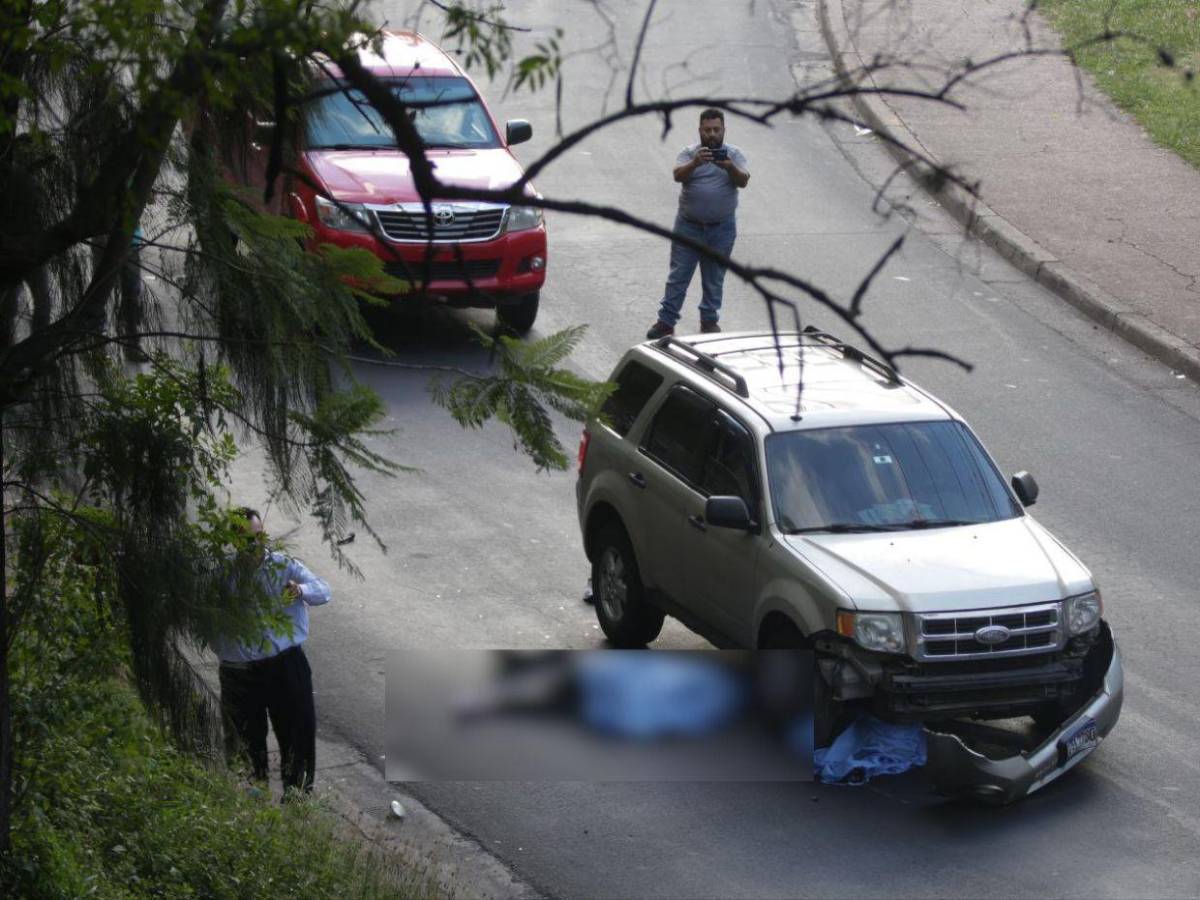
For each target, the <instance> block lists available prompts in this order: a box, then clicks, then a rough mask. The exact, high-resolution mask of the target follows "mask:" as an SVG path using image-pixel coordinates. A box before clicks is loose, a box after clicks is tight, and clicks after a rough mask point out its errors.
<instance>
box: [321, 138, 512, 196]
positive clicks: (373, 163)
mask: <svg viewBox="0 0 1200 900" xmlns="http://www.w3.org/2000/svg"><path fill="white" fill-rule="evenodd" d="M428 155H429V159H430V161H431V162H432V163H433V164H434V171H435V172H436V174H437V176H438V178H439V179H440V180H441V181H443V182H445V183H446V184H453V185H456V186H458V187H471V188H484V189H487V190H502V189H504V188H507V187H510V186H511V185H512V184H513V183H515V182H516V181H518V180H519V179H520V177H521V175H522V174H523V170H522V168H521V164H520V163H518V162H517V161H516V160H515V159H514V158H513V156H512V154H511V153H509V152H508V151H507V150H506V149H504V148H503V147H496V148H493V149H489V150H430V151H429V153H428ZM304 158H305V160H306V161H307V163H308V166H309V168H310V169H312V172H313V174H314V175H316V176H317V178H318V179H319V180H320V181H321V182H322V183H323V184H324V186H325V188H326V189H327V190H328V191H329V193H330V194H331V195H332V196H333V197H335V198H336V199H338V200H341V201H342V202H344V203H415V202H417V201H419V200H420V199H421V198H420V196H419V195H418V194H417V191H416V188H415V187H413V180H412V174H411V172H410V170H409V165H408V157H407V156H405V155H404V154H403V153H401V152H400V151H398V150H309V151H307V152H306V153H305V154H304Z"/></svg>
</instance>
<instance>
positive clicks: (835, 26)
mask: <svg viewBox="0 0 1200 900" xmlns="http://www.w3.org/2000/svg"><path fill="white" fill-rule="evenodd" d="M818 6H819V18H820V23H821V34H822V36H823V37H824V39H825V43H826V45H827V46H828V47H829V53H830V56H831V57H832V58H833V64H834V70H835V71H836V73H837V76H838V78H839V79H841V80H842V81H843V83H854V82H855V81H857V82H858V83H860V84H862V85H864V86H865V87H867V88H868V89H873V88H878V87H879V85H878V84H877V83H876V82H875V80H874V78H873V76H871V75H870V74H864V72H865V62H864V60H863V58H862V56H861V55H860V54H859V52H858V48H857V47H856V46H855V43H854V39H853V37H852V36H851V34H850V31H849V29H848V28H847V26H846V14H845V8H844V6H843V3H842V0H819V4H818ZM852 102H853V104H854V107H855V109H856V110H857V112H858V114H859V115H860V116H861V117H862V119H863V121H864V123H865V124H866V125H867V126H869V127H870V128H871V129H872V130H873V131H875V132H876V133H877V134H880V135H882V136H883V138H884V145H885V146H886V147H887V149H888V152H889V153H891V155H892V157H893V158H894V159H895V160H896V161H897V163H898V164H900V165H902V166H904V167H905V168H906V170H907V171H908V172H909V174H910V175H912V176H913V177H914V178H915V180H916V181H917V182H918V183H919V184H920V185H921V187H922V188H923V189H924V190H925V191H926V192H927V193H928V194H929V195H930V196H931V197H933V198H934V199H935V200H937V201H938V202H939V203H940V204H941V205H942V206H943V207H944V208H945V209H946V210H947V211H948V212H949V213H950V214H951V215H952V216H953V217H954V218H955V219H956V220H957V221H958V222H959V223H960V224H961V225H962V226H963V228H964V229H965V230H966V231H967V232H968V233H969V234H972V235H974V236H975V237H976V238H978V239H979V240H981V241H982V242H983V243H985V244H987V245H988V246H989V247H991V248H992V249H993V250H995V251H996V252H997V253H999V254H1000V255H1001V256H1003V257H1004V258H1005V259H1007V260H1008V261H1009V262H1011V263H1012V264H1013V265H1014V266H1016V267H1017V268H1018V269H1020V270H1021V271H1022V272H1024V273H1025V274H1026V275H1028V276H1029V277H1030V278H1032V279H1033V280H1034V281H1036V282H1038V283H1039V284H1041V285H1042V286H1043V287H1045V288H1046V289H1047V290H1049V291H1051V292H1052V293H1054V294H1056V295H1058V296H1059V297H1060V298H1061V299H1063V300H1065V301H1067V302H1068V303H1070V304H1071V305H1072V306H1074V307H1075V308H1076V309H1078V310H1080V311H1081V312H1083V313H1084V314H1085V315H1087V316H1089V317H1090V318H1092V319H1094V320H1095V321H1096V322H1097V323H1099V324H1100V325H1101V326H1103V327H1104V328H1105V329H1107V330H1109V331H1112V332H1114V333H1115V334H1117V335H1119V336H1120V337H1121V338H1123V339H1124V340H1126V341H1128V342H1129V343H1130V344H1132V345H1133V346H1135V347H1137V348H1138V349H1139V350H1141V351H1143V352H1144V353H1146V354H1148V355H1149V356H1152V357H1153V358H1155V359H1157V360H1158V361H1159V362H1161V363H1163V364H1164V365H1166V366H1169V367H1170V368H1171V369H1173V370H1174V371H1176V372H1182V373H1183V374H1185V375H1187V376H1188V378H1190V379H1192V380H1193V381H1196V382H1200V351H1198V350H1197V349H1196V348H1195V347H1193V346H1192V345H1191V344H1189V343H1188V342H1187V341H1185V340H1183V339H1182V338H1180V337H1178V336H1176V335H1174V334H1171V333H1170V332H1169V331H1167V330H1166V329H1165V328H1163V327H1162V326H1160V325H1157V324H1155V323H1154V322H1152V321H1150V320H1149V319H1147V318H1146V317H1145V316H1143V315H1142V314H1140V313H1136V312H1134V311H1132V310H1131V309H1129V307H1127V306H1126V305H1124V304H1123V303H1121V302H1120V301H1119V300H1118V299H1117V298H1115V297H1113V296H1112V295H1111V294H1110V293H1108V292H1107V291H1105V290H1104V289H1103V288H1101V287H1100V286H1099V285H1097V284H1096V283H1095V282H1093V281H1091V280H1090V279H1088V278H1085V277H1084V276H1081V275H1079V274H1078V273H1076V272H1074V271H1073V270H1072V269H1071V268H1069V267H1068V266H1067V265H1066V264H1064V263H1063V262H1062V260H1060V259H1058V258H1057V257H1055V256H1054V255H1053V254H1051V253H1050V252H1049V251H1047V250H1046V249H1045V248H1044V247H1042V246H1041V245H1040V244H1038V243H1037V241H1035V240H1033V238H1031V237H1029V236H1028V235H1027V234H1025V233H1024V232H1023V231H1021V230H1020V229H1019V228H1017V227H1016V226H1015V225H1013V224H1012V223H1011V222H1009V221H1008V220H1007V219H1005V218H1004V217H1003V216H1001V215H999V214H998V213H997V212H995V211H994V210H992V209H991V208H990V207H989V206H987V204H985V203H983V201H981V200H979V199H978V198H976V197H975V196H973V195H971V194H970V193H969V192H967V191H965V190H963V189H962V188H961V187H959V186H958V185H956V184H953V183H946V182H945V181H944V180H942V179H938V178H935V177H933V175H932V173H931V172H929V171H928V170H927V168H926V167H925V166H924V164H923V163H922V162H921V161H920V160H919V159H918V158H917V157H916V156H914V155H913V154H911V153H909V152H908V151H907V150H905V149H904V147H905V146H907V147H922V145H921V143H920V142H919V141H918V140H917V137H916V135H914V134H913V133H912V131H911V130H909V128H908V126H907V125H906V124H905V123H904V120H903V119H901V118H900V117H899V116H898V115H896V113H895V112H894V111H893V110H892V109H891V108H890V107H889V106H888V105H887V104H886V103H885V102H884V101H883V100H881V99H879V98H878V97H877V96H871V95H864V94H855V95H854V96H853V98H852ZM901 145H903V146H901ZM922 150H923V152H924V153H925V155H926V156H927V157H929V158H930V159H932V160H934V161H935V162H939V163H940V162H941V161H940V160H938V159H937V157H936V155H934V154H933V153H930V152H929V151H928V150H927V149H924V148H923V147H922Z"/></svg>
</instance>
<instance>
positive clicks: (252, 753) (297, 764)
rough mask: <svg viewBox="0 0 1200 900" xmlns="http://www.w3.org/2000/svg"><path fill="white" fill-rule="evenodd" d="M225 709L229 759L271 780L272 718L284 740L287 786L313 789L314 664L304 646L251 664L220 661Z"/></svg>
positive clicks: (277, 734) (282, 756)
mask: <svg viewBox="0 0 1200 900" xmlns="http://www.w3.org/2000/svg"><path fill="white" fill-rule="evenodd" d="M220 677H221V711H222V713H223V714H224V716H225V723H226V728H225V747H226V752H227V753H228V754H229V756H230V758H231V759H233V758H236V757H237V756H238V755H241V756H243V757H244V758H246V759H247V760H248V761H249V763H250V768H251V771H252V774H253V777H254V778H255V779H258V780H260V781H265V780H266V779H267V719H268V717H269V718H270V720H271V728H272V729H273V730H274V731H275V738H276V740H277V741H278V742H279V757H280V768H281V769H282V776H283V787H284V790H287V789H288V788H298V789H301V790H305V791H311V790H312V785H313V775H314V774H315V770H316V763H317V711H316V707H315V706H314V704H313V688H312V669H311V668H309V665H308V658H307V657H306V656H305V655H304V650H303V649H302V648H300V647H291V648H289V649H287V650H284V651H283V652H282V653H280V654H278V655H277V656H272V657H269V658H268V659H262V660H257V661H255V662H251V663H225V662H223V663H221V667H220Z"/></svg>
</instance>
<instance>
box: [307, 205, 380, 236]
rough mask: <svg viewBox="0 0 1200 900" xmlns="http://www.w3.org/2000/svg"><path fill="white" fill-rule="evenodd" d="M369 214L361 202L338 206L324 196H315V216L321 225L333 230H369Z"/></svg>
mask: <svg viewBox="0 0 1200 900" xmlns="http://www.w3.org/2000/svg"><path fill="white" fill-rule="evenodd" d="M369 215H370V214H369V213H368V212H367V209H366V207H365V206H363V205H362V204H361V203H343V204H341V205H340V206H339V205H338V204H337V203H334V202H333V201H332V200H326V199H325V198H324V197H318V198H317V218H318V219H320V220H321V224H322V225H324V226H325V227H326V228H332V229H333V230H334V231H357V232H369V231H370V230H371V225H370V222H371V220H370V218H369Z"/></svg>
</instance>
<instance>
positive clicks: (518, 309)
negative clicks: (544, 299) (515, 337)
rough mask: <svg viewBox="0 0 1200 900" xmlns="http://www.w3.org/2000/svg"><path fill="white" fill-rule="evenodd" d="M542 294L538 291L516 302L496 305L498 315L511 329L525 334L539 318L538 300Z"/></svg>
mask: <svg viewBox="0 0 1200 900" xmlns="http://www.w3.org/2000/svg"><path fill="white" fill-rule="evenodd" d="M540 299H541V295H540V294H539V293H538V292H536V291H535V292H534V293H532V294H526V295H525V296H524V297H522V298H521V299H520V300H518V301H516V302H515V303H505V304H501V305H498V306H497V307H496V316H497V318H499V319H500V322H501V323H502V324H503V325H504V326H505V327H506V328H508V329H509V330H510V331H514V332H516V333H517V334H520V335H525V334H528V333H529V330H530V329H531V328H533V323H534V322H535V321H536V320H537V314H538V302H539V301H540Z"/></svg>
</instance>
